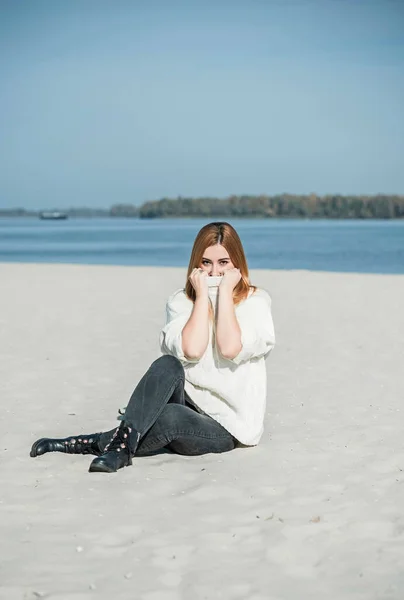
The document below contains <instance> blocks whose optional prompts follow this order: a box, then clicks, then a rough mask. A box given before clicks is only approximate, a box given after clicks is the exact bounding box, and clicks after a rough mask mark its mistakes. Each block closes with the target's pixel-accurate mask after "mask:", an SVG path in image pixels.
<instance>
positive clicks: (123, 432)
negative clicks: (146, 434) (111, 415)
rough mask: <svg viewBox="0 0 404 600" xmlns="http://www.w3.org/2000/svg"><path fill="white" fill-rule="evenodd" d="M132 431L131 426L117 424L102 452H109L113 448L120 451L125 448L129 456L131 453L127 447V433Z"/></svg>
mask: <svg viewBox="0 0 404 600" xmlns="http://www.w3.org/2000/svg"><path fill="white" fill-rule="evenodd" d="M130 433H132V428H131V427H123V426H122V425H119V426H118V427H117V428H116V429H115V431H114V433H113V434H112V437H111V439H110V440H109V442H108V444H107V445H106V446H105V449H104V452H109V451H111V450H115V451H116V452H122V450H125V449H126V450H127V452H128V454H129V456H130V455H131V452H130V448H129V434H130Z"/></svg>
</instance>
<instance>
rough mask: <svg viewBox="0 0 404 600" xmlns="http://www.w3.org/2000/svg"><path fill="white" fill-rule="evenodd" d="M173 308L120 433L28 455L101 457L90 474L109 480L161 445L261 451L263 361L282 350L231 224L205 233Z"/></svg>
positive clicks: (61, 442) (43, 446)
mask: <svg viewBox="0 0 404 600" xmlns="http://www.w3.org/2000/svg"><path fill="white" fill-rule="evenodd" d="M211 283H215V284H216V287H215V286H211V285H210V284H211ZM166 310H167V320H166V325H165V327H164V328H163V330H162V331H161V334H160V347H161V350H162V353H163V356H161V357H160V358H158V359H157V360H155V361H154V362H153V363H152V365H151V366H150V368H149V369H148V371H147V372H146V373H145V375H144V376H143V377H142V379H141V380H140V382H139V383H138V385H137V387H136V389H135V391H134V392H133V394H132V396H131V398H130V401H129V404H128V406H127V407H126V410H125V413H124V416H123V418H122V422H121V424H120V425H119V427H117V428H116V429H112V430H111V431H107V432H104V433H102V432H101V433H95V434H91V435H80V436H72V437H69V438H65V439H51V438H42V439H40V440H37V441H36V442H35V443H34V444H33V446H32V449H31V456H33V457H34V456H39V455H41V454H45V453H46V452H65V453H70V454H94V455H95V456H96V458H95V459H94V460H93V461H92V463H91V465H90V469H89V470H90V471H100V472H107V473H111V472H115V471H117V470H118V469H120V468H122V467H125V466H128V465H130V464H132V457H133V456H135V455H136V456H141V455H144V454H147V453H149V452H153V451H156V450H159V449H161V448H168V449H169V450H171V451H173V452H175V453H178V454H185V455H198V454H205V453H207V452H227V451H229V450H233V449H234V448H235V447H236V445H237V444H238V443H241V444H243V445H247V446H253V445H256V444H258V442H259V440H260V437H261V435H262V432H263V420H264V412H265V404H266V370H265V363H264V359H265V358H266V356H267V355H268V354H269V352H270V351H271V349H272V348H273V346H274V344H275V334H274V328H273V323H272V316H271V299H270V296H269V295H268V293H267V292H266V291H265V290H263V289H258V288H256V287H255V286H253V285H250V282H249V276H248V267H247V262H246V258H245V255H244V250H243V246H242V244H241V241H240V238H239V236H238V234H237V232H236V231H235V229H234V228H233V227H232V226H231V225H229V224H228V223H223V222H218V223H209V224H208V225H205V227H203V228H202V229H201V230H200V231H199V233H198V235H197V236H196V239H195V242H194V246H193V249H192V253H191V258H190V262H189V266H188V273H187V282H186V285H185V289H180V290H178V291H176V292H175V293H174V294H173V295H172V296H170V298H169V299H168V301H167V306H166Z"/></svg>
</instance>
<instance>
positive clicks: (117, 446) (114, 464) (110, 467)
mask: <svg viewBox="0 0 404 600" xmlns="http://www.w3.org/2000/svg"><path fill="white" fill-rule="evenodd" d="M139 439H140V433H138V432H137V431H136V430H135V429H133V428H132V427H129V426H128V425H126V424H125V421H122V423H121V424H120V426H119V427H117V428H116V430H115V433H114V434H113V436H112V438H111V440H110V441H109V442H108V444H107V445H106V446H105V450H104V453H103V454H101V456H99V457H98V458H94V460H93V461H92V463H91V465H90V468H89V471H90V472H91V473H95V472H100V473H115V471H117V470H118V469H122V467H128V466H129V465H131V464H132V456H133V455H134V454H135V452H136V448H137V445H138V443H139Z"/></svg>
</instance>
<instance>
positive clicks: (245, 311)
mask: <svg viewBox="0 0 404 600" xmlns="http://www.w3.org/2000/svg"><path fill="white" fill-rule="evenodd" d="M237 321H238V324H239V326H240V330H241V344H242V348H241V350H240V352H239V353H238V354H237V356H235V357H234V358H233V359H231V362H233V363H234V364H236V365H239V364H240V363H241V362H245V361H248V360H251V359H252V358H260V357H262V356H263V357H265V358H266V357H267V356H268V354H269V353H270V352H271V350H272V348H273V347H274V346H275V330H274V324H273V320H272V313H271V297H270V295H269V294H268V292H266V291H265V290H263V289H260V290H259V292H258V293H257V292H256V293H255V294H253V295H252V296H250V298H248V299H247V300H246V301H245V302H244V304H243V305H242V306H240V309H239V311H238V314H237Z"/></svg>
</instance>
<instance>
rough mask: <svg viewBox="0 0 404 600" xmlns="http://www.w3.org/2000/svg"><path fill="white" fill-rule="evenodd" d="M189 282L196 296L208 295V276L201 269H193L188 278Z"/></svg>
mask: <svg viewBox="0 0 404 600" xmlns="http://www.w3.org/2000/svg"><path fill="white" fill-rule="evenodd" d="M189 281H190V282H191V284H192V287H193V288H194V290H195V294H196V295H197V296H204V295H205V296H207V295H208V274H207V272H206V271H204V270H203V269H196V268H195V269H194V270H193V271H192V273H191V275H190V276H189Z"/></svg>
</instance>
